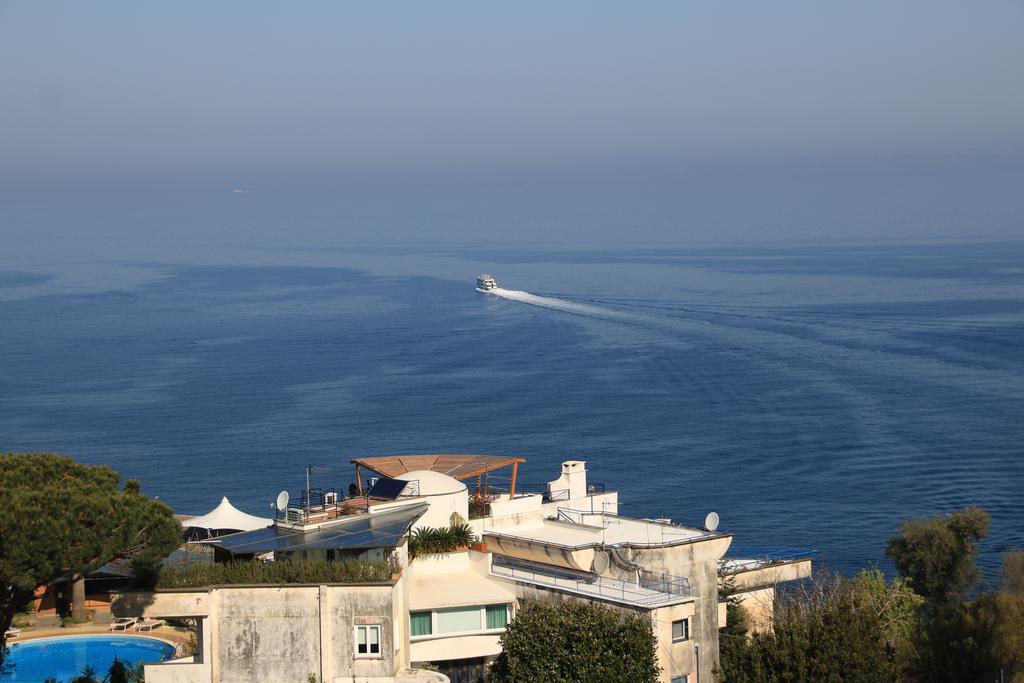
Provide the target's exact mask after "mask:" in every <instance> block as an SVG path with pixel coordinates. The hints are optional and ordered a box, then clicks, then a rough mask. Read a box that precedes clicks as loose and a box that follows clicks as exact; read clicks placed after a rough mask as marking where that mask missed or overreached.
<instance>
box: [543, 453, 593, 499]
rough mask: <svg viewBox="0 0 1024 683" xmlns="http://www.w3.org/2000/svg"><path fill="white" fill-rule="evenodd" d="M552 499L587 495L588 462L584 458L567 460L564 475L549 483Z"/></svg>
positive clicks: (563, 469)
mask: <svg viewBox="0 0 1024 683" xmlns="http://www.w3.org/2000/svg"><path fill="white" fill-rule="evenodd" d="M548 493H549V495H550V496H551V499H552V500H566V499H567V498H568V499H569V500H573V499H576V498H586V497H587V463H586V461H584V460H566V461H565V462H563V463H562V475H561V476H560V477H558V479H555V480H554V481H552V482H549V483H548Z"/></svg>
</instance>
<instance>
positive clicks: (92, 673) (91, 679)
mask: <svg viewBox="0 0 1024 683" xmlns="http://www.w3.org/2000/svg"><path fill="white" fill-rule="evenodd" d="M71 683H99V682H98V681H97V680H96V669H94V668H92V667H91V666H85V667H82V673H81V675H79V676H75V677H74V678H72V679H71Z"/></svg>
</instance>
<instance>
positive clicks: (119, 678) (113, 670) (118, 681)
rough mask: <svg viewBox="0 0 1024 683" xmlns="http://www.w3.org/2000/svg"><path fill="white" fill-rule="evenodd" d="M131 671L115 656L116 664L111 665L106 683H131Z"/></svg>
mask: <svg viewBox="0 0 1024 683" xmlns="http://www.w3.org/2000/svg"><path fill="white" fill-rule="evenodd" d="M130 674H131V669H129V668H128V667H127V666H126V665H125V663H124V662H122V661H121V660H120V659H118V658H117V655H114V663H113V664H111V665H110V669H109V670H108V671H107V678H106V683H129V679H128V677H129V675H130Z"/></svg>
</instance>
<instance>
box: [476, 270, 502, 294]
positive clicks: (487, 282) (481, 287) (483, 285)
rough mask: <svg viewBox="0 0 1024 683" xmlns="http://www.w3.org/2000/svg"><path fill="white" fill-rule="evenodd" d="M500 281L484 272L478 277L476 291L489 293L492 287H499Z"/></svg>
mask: <svg viewBox="0 0 1024 683" xmlns="http://www.w3.org/2000/svg"><path fill="white" fill-rule="evenodd" d="M497 288H498V283H497V282H495V281H494V278H493V277H491V276H490V275H488V274H487V273H484V274H483V275H481V276H480V277H478V278H477V279H476V291H478V292H483V293H487V292H489V291H491V290H492V289H497Z"/></svg>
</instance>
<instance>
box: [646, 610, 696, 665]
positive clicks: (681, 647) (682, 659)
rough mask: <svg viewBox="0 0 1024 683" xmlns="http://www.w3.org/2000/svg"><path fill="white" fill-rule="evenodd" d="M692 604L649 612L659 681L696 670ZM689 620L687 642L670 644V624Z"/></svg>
mask: <svg viewBox="0 0 1024 683" xmlns="http://www.w3.org/2000/svg"><path fill="white" fill-rule="evenodd" d="M694 612H695V609H694V603H692V602H687V603H683V604H681V605H670V606H669V607H661V608H659V609H656V610H653V611H652V612H651V620H652V621H653V622H654V635H655V636H656V637H657V639H658V645H657V647H658V665H659V666H660V667H661V680H662V681H671V680H672V678H673V677H675V676H685V675H687V674H689V673H690V672H692V671H694V670H695V669H696V658H695V655H694V649H693V646H694V642H695V641H694V638H693V634H692V628H693V622H694V618H693V615H694ZM680 619H689V620H690V628H691V637H690V639H689V640H685V641H682V642H678V643H674V642H672V622H673V621H678V620H680Z"/></svg>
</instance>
